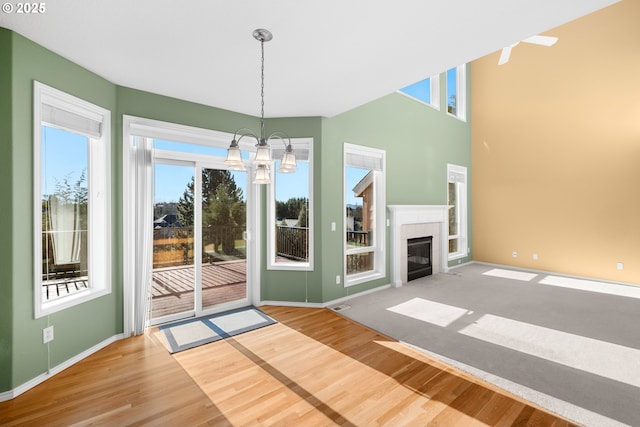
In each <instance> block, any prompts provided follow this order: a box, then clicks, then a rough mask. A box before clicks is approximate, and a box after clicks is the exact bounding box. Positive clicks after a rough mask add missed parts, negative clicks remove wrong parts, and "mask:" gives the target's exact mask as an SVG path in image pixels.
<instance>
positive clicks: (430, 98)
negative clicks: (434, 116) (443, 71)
mask: <svg viewBox="0 0 640 427" xmlns="http://www.w3.org/2000/svg"><path fill="white" fill-rule="evenodd" d="M400 93H402V94H403V95H406V96H408V97H410V98H413V99H415V100H416V101H420V102H423V103H425V104H427V105H429V106H430V107H433V108H435V109H437V110H439V109H440V76H437V75H436V76H432V77H427V78H426V79H424V80H420V81H419V82H416V83H414V84H412V85H409V86H407V87H404V88H402V89H400Z"/></svg>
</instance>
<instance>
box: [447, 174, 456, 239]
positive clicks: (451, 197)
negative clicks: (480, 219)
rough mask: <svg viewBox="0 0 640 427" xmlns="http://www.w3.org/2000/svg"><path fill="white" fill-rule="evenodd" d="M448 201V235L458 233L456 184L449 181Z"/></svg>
mask: <svg viewBox="0 0 640 427" xmlns="http://www.w3.org/2000/svg"><path fill="white" fill-rule="evenodd" d="M448 189H449V191H448V201H447V203H448V204H449V206H453V207H452V208H450V209H449V236H455V235H457V234H458V186H457V185H456V183H455V182H450V183H449V188H448Z"/></svg>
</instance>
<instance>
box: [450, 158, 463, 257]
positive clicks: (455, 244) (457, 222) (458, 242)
mask: <svg viewBox="0 0 640 427" xmlns="http://www.w3.org/2000/svg"><path fill="white" fill-rule="evenodd" d="M447 204H448V205H449V206H450V208H449V259H450V260H453V259H458V258H463V257H465V256H467V254H468V251H467V168H466V167H464V166H458V165H452V164H448V165H447Z"/></svg>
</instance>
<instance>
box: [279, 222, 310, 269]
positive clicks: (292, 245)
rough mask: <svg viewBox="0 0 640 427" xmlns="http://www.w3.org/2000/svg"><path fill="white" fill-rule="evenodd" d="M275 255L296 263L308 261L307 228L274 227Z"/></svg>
mask: <svg viewBox="0 0 640 427" xmlns="http://www.w3.org/2000/svg"><path fill="white" fill-rule="evenodd" d="M276 253H277V255H278V256H281V257H284V258H288V259H292V260H296V261H309V228H308V227H292V226H288V225H278V226H276Z"/></svg>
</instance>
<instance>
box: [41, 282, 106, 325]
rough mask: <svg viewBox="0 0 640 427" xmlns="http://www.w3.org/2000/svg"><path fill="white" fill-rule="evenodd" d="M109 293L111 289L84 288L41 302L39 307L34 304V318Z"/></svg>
mask: <svg viewBox="0 0 640 427" xmlns="http://www.w3.org/2000/svg"><path fill="white" fill-rule="evenodd" d="M110 293H111V289H99V290H86V291H82V292H78V293H75V294H73V295H69V296H66V297H64V298H60V299H57V300H55V301H50V302H45V303H42V305H41V306H40V307H37V306H36V310H35V318H36V319H39V318H40V317H44V316H48V315H49V314H53V313H57V312H58V311H62V310H65V309H67V308H70V307H74V306H76V305H79V304H82V303H84V302H87V301H91V300H93V299H96V298H99V297H102V296H104V295H109V294H110Z"/></svg>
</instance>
